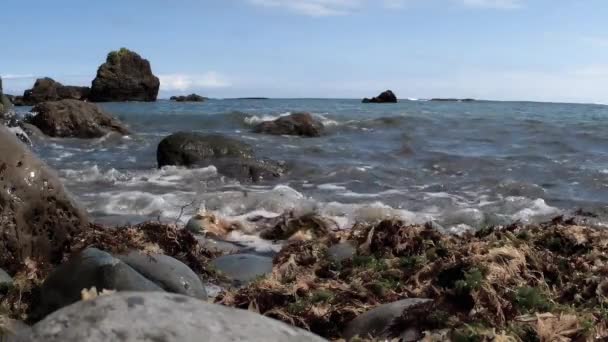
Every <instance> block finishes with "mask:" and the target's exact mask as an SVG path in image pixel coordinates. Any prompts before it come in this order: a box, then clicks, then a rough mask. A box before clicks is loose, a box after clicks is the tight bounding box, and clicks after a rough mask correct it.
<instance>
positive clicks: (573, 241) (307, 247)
mask: <svg viewBox="0 0 608 342" xmlns="http://www.w3.org/2000/svg"><path fill="white" fill-rule="evenodd" d="M342 235H343V236H341V237H338V236H334V238H329V239H324V240H322V241H308V242H294V243H292V244H290V245H288V246H287V247H286V248H284V249H283V250H282V251H281V252H280V253H279V254H278V255H277V256H276V257H275V259H274V270H273V273H272V274H271V275H270V276H269V277H267V278H264V279H260V280H258V281H257V282H255V283H253V284H251V285H249V286H248V287H245V288H242V289H238V290H233V291H229V292H226V293H224V294H223V295H222V296H220V297H219V298H218V302H219V303H221V304H224V305H229V306H233V307H239V308H245V309H250V310H254V311H257V312H259V313H261V314H263V315H266V316H270V317H273V318H276V319H279V320H282V321H284V322H287V323H289V324H292V325H296V326H299V327H302V328H305V329H309V330H311V331H312V332H314V333H316V334H319V335H321V336H324V337H326V338H329V339H332V340H337V339H339V338H341V334H342V331H343V330H344V328H345V326H346V325H347V324H348V323H349V322H350V321H351V320H352V319H353V318H355V317H357V316H358V315H359V314H361V313H363V312H365V311H367V310H369V309H371V308H374V307H376V306H379V305H381V304H385V303H391V302H394V301H397V300H401V299H405V298H431V299H433V301H434V304H433V305H431V306H425V307H421V308H419V309H418V311H420V312H418V311H416V310H411V311H406V312H404V313H403V315H402V316H401V317H400V318H398V319H396V320H394V321H393V322H392V325H391V326H390V327H387V328H389V330H390V331H392V332H393V333H392V334H393V335H394V337H398V336H399V334H400V333H401V332H403V331H404V330H405V329H406V328H411V327H415V328H417V329H419V330H420V331H421V332H425V337H424V340H426V341H444V340H451V341H494V340H495V341H592V340H597V339H602V338H608V325H607V324H608V309H606V308H607V307H608V306H607V304H608V278H607V277H606V276H607V274H608V254H607V252H608V231H604V230H599V229H594V228H589V227H584V226H579V225H575V224H574V222H572V221H566V220H563V219H562V218H557V219H555V220H553V221H552V222H549V223H545V224H539V225H528V226H525V225H522V224H513V225H510V226H506V227H503V226H500V227H493V228H489V229H484V230H481V231H479V232H477V233H475V234H466V235H463V236H454V235H447V234H442V233H440V232H439V231H437V230H436V229H434V228H433V227H432V226H431V225H427V226H420V225H407V224H405V223H404V222H401V221H397V220H387V221H383V222H381V223H379V224H376V225H358V226H355V227H354V228H353V230H352V231H350V232H349V233H342ZM340 238H341V239H343V240H349V241H350V242H351V243H353V244H354V245H355V246H356V247H357V253H356V255H355V256H354V257H353V258H351V259H348V260H344V261H342V262H340V263H336V262H333V261H331V260H330V258H328V256H327V249H328V247H329V246H330V245H331V243H332V242H333V243H335V242H336V241H337V240H339V239H340Z"/></svg>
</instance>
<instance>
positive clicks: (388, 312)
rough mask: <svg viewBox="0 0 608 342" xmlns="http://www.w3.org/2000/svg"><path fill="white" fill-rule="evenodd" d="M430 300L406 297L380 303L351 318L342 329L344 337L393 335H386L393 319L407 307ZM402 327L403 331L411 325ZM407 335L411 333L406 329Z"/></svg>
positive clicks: (425, 303) (384, 336)
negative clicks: (387, 302)
mask: <svg viewBox="0 0 608 342" xmlns="http://www.w3.org/2000/svg"><path fill="white" fill-rule="evenodd" d="M432 302H433V300H432V299H424V298H408V299H403V300H400V301H397V302H393V303H389V304H384V305H380V306H379V307H377V308H374V309H372V310H370V311H368V312H366V313H364V314H362V315H360V316H359V317H357V318H355V319H354V320H352V321H351V322H350V323H349V324H348V325H347V326H346V329H345V330H344V334H343V335H344V338H345V339H346V340H347V341H351V340H352V339H353V338H355V337H357V336H358V337H361V338H368V337H370V336H371V337H374V338H378V339H386V338H392V337H395V336H389V335H388V329H389V328H390V327H391V324H392V323H393V321H394V320H395V319H397V318H399V317H401V316H402V315H403V313H404V312H405V311H406V310H408V309H412V308H414V307H417V306H419V305H428V304H430V303H432ZM403 328H404V332H405V331H407V330H408V329H409V328H411V327H403ZM413 328H415V327H413ZM408 335H411V331H408Z"/></svg>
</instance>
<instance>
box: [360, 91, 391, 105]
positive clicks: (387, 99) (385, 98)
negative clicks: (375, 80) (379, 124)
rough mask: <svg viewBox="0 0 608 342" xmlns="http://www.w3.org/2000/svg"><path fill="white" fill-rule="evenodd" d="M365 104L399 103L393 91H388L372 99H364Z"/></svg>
mask: <svg viewBox="0 0 608 342" xmlns="http://www.w3.org/2000/svg"><path fill="white" fill-rule="evenodd" d="M363 103H397V96H395V94H394V93H393V92H392V91H391V90H387V91H384V92H382V93H381V94H380V95H378V96H376V97H372V98H371V99H368V98H367V97H366V98H364V99H363Z"/></svg>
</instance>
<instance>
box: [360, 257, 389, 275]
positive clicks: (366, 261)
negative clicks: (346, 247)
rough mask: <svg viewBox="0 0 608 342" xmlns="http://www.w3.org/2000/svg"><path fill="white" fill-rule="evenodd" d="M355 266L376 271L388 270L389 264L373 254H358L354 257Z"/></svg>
mask: <svg viewBox="0 0 608 342" xmlns="http://www.w3.org/2000/svg"><path fill="white" fill-rule="evenodd" d="M353 266H355V267H359V268H366V269H370V270H372V271H375V272H383V271H386V270H388V265H387V264H386V261H384V260H382V259H377V258H375V257H373V256H361V255H356V256H355V257H354V258H353Z"/></svg>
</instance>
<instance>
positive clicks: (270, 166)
mask: <svg viewBox="0 0 608 342" xmlns="http://www.w3.org/2000/svg"><path fill="white" fill-rule="evenodd" d="M156 159H157V161H158V167H163V166H166V165H175V166H186V167H207V166H211V165H213V166H215V167H216V168H217V170H218V172H219V173H220V174H222V175H225V176H228V177H231V178H235V179H238V180H241V181H254V182H255V181H259V180H262V179H269V178H276V177H280V176H281V174H282V173H283V166H282V165H281V164H280V163H277V162H273V161H269V160H258V159H256V158H255V155H254V152H253V149H252V147H251V146H250V145H248V144H246V143H244V142H242V141H239V140H236V139H232V138H229V137H225V136H223V135H219V134H202V133H194V132H179V133H174V134H172V135H170V136H168V137H166V138H164V139H163V140H162V141H161V142H160V144H159V145H158V149H157V152H156Z"/></svg>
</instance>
